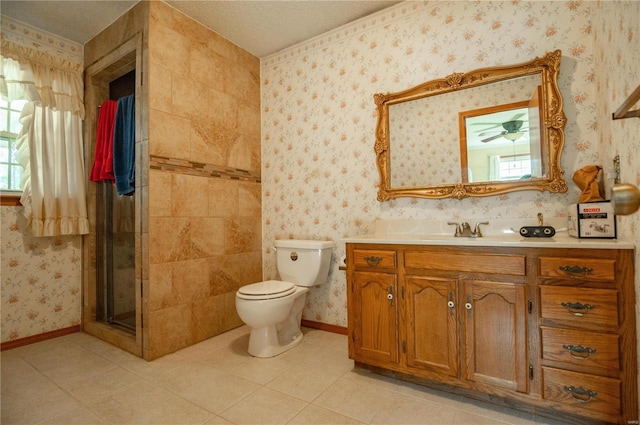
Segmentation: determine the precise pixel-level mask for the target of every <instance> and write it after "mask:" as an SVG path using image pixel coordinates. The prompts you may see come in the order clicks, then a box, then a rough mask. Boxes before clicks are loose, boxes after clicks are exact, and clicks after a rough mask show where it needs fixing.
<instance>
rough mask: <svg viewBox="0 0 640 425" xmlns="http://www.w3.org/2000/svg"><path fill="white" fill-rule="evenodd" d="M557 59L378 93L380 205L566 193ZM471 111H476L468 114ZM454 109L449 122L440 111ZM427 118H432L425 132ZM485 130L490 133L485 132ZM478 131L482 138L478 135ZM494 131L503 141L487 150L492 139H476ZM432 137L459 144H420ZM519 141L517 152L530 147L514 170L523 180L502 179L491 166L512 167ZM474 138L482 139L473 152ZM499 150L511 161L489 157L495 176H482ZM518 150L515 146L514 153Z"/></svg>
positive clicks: (557, 52)
mask: <svg viewBox="0 0 640 425" xmlns="http://www.w3.org/2000/svg"><path fill="white" fill-rule="evenodd" d="M561 56H562V53H561V51H560V50H555V51H553V52H549V53H547V54H545V55H544V56H542V57H536V58H534V59H533V60H531V61H529V62H524V63H520V64H515V65H507V66H496V67H490V68H482V69H477V70H474V71H471V72H467V73H453V74H451V75H448V76H447V77H445V78H440V79H436V80H432V81H427V82H424V83H422V84H420V85H418V86H416V87H413V88H410V89H407V90H405V91H401V92H395V93H386V94H385V93H376V94H375V95H374V96H373V98H374V101H375V104H376V110H377V113H378V121H377V126H376V133H375V138H376V140H375V146H374V150H375V153H376V164H377V167H378V172H379V175H380V185H379V190H378V196H377V199H378V200H379V201H388V200H390V199H394V198H399V197H417V198H430V199H440V198H456V199H462V198H466V197H470V196H474V197H480V196H490V195H497V194H502V193H508V192H514V191H519V190H538V191H549V192H554V193H563V192H566V191H567V184H566V181H565V179H564V172H563V170H562V167H561V163H562V161H561V157H562V150H563V146H564V128H565V124H566V121H567V119H566V116H565V114H564V111H563V99H562V94H561V93H560V90H559V88H558V74H559V72H560V60H561ZM514 96H515V97H514ZM476 100H477V102H476ZM525 101H526V103H527V106H526V107H523V108H519V109H512V107H511V106H509V105H512V106H513V104H514V102H516V103H517V102H525ZM470 104H473V105H474V106H477V108H476V109H474V111H473V113H471V112H470V111H467V112H468V114H465V112H464V111H465V110H466V109H467V108H468V107H469V105H470ZM443 105H446V108H445V107H444V106H443ZM452 108H453V109H455V111H456V112H457V113H458V114H457V115H455V116H451V115H449V116H447V115H446V114H445V112H444V111H445V110H449V109H452ZM480 111H485V112H480ZM499 114H504V115H505V116H504V117H503V116H502V115H499ZM425 116H429V120H428V121H429V123H431V125H432V126H431V127H430V128H427V123H425V120H424V117H425ZM421 118H422V120H421ZM467 118H469V122H467ZM473 120H477V122H475V121H473ZM525 121H526V124H527V125H526V127H525ZM433 123H438V124H437V125H438V127H439V128H434V127H433V125H434V124H433ZM487 123H490V124H492V125H493V126H494V127H495V128H487V125H486V124H487ZM473 125H476V127H473ZM481 125H482V126H484V127H482V129H483V131H480V132H478V131H477V130H480V126H481ZM515 127H518V128H517V129H516V128H515ZM525 128H526V130H525ZM495 130H497V131H498V134H501V133H503V132H504V133H505V134H501V135H502V136H503V137H498V138H495V139H492V141H491V143H487V142H485V143H482V140H486V139H487V138H488V136H489V135H488V133H487V134H485V135H483V136H480V133H482V132H493V131H495ZM521 130H522V131H521ZM429 131H435V132H436V133H437V134H441V135H442V134H455V133H456V132H458V134H459V136H460V137H459V140H458V139H457V138H455V137H454V138H452V139H451V142H450V143H448V144H445V145H442V144H438V145H437V146H436V145H435V144H434V143H429V142H428V141H429V139H430V137H424V135H425V134H427V133H428V132H429ZM520 133H522V137H520V136H519V135H520ZM516 134H518V139H521V138H522V139H523V140H522V144H524V142H525V139H527V140H528V141H527V142H526V146H524V147H525V148H526V152H528V154H525V153H523V155H524V156H523V159H518V164H515V165H518V166H519V167H520V168H519V170H518V172H519V173H520V174H518V175H510V176H508V177H505V176H502V177H500V176H499V174H500V169H501V167H499V166H498V167H496V166H495V163H498V165H500V164H499V163H500V159H501V158H502V157H504V159H505V162H503V165H504V164H506V163H507V162H506V161H513V152H512V150H513V148H515V147H516V146H515V145H514V142H513V141H512V140H511V139H510V138H511V137H515V135H516ZM507 135H508V137H506V138H505V137H504V136H507ZM476 136H477V137H482V138H481V140H480V142H479V143H477V144H476V143H475V141H474V140H475V139H476V138H477V137H476ZM472 139H473V140H472ZM425 140H426V141H425ZM503 142H504V143H507V144H508V146H509V149H510V154H509V155H504V154H501V153H499V152H498V151H494V153H493V154H491V155H492V156H493V157H495V158H496V161H494V166H493V171H494V173H493V176H492V175H491V174H492V173H491V172H490V171H491V170H490V171H489V172H487V173H486V176H480V171H479V169H478V168H475V169H474V164H475V163H476V162H478V161H482V160H486V155H487V149H495V148H496V146H497V145H501V144H502V143H503ZM520 144H521V143H520V141H519V142H518V146H517V148H518V149H520ZM525 156H526V157H527V158H525ZM509 157H510V158H511V159H510V160H509V159H508V158H509ZM427 158H428V160H427ZM509 164H511V162H509ZM525 168H526V170H525ZM529 169H530V171H527V170H529ZM471 174H473V175H472V176H471ZM483 174H484V173H483Z"/></svg>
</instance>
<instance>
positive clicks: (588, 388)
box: [542, 367, 620, 417]
mask: <svg viewBox="0 0 640 425" xmlns="http://www.w3.org/2000/svg"><path fill="white" fill-rule="evenodd" d="M542 379H543V384H544V387H543V393H542V397H543V398H544V399H545V400H550V401H557V402H560V403H565V404H567V405H569V406H574V407H575V412H576V413H579V412H580V411H582V410H589V411H591V412H592V413H597V414H605V415H611V416H618V415H619V414H620V380H618V379H613V378H605V377H602V376H593V375H589V374H586V373H578V372H569V371H566V370H560V369H552V368H546V367H543V368H542ZM601 417H602V416H601Z"/></svg>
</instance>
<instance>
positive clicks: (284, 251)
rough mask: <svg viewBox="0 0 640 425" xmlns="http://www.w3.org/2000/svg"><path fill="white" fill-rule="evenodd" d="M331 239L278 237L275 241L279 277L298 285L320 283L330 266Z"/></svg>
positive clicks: (324, 280) (324, 278)
mask: <svg viewBox="0 0 640 425" xmlns="http://www.w3.org/2000/svg"><path fill="white" fill-rule="evenodd" d="M334 247H335V244H334V243H333V242H332V241H310V240H301V239H279V240H276V241H275V248H276V264H277V267H278V273H279V274H280V279H281V280H284V281H286V282H291V283H295V284H296V285H298V286H315V285H321V284H323V283H325V282H326V281H327V277H328V276H329V268H330V266H331V250H332V249H333V248H334Z"/></svg>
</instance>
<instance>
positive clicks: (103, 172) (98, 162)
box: [89, 100, 118, 182]
mask: <svg viewBox="0 0 640 425" xmlns="http://www.w3.org/2000/svg"><path fill="white" fill-rule="evenodd" d="M117 109H118V102H116V101H115V100H105V101H104V102H103V103H102V105H100V113H99V114H98V129H97V131H96V155H95V158H94V160H93V168H92V169H91V176H90V177H89V180H91V181H92V182H99V181H102V180H109V181H115V177H114V176H113V129H114V126H115V121H116V110H117Z"/></svg>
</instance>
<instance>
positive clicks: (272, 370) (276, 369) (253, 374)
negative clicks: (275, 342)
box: [229, 356, 295, 385]
mask: <svg viewBox="0 0 640 425" xmlns="http://www.w3.org/2000/svg"><path fill="white" fill-rule="evenodd" d="M293 366H295V364H294V363H291V362H289V361H286V360H282V359H280V358H279V357H277V356H276V357H271V358H266V359H265V358H258V357H252V358H250V359H248V360H247V361H245V362H242V363H240V364H239V365H237V366H234V367H233V368H231V369H229V372H231V373H233V374H234V375H238V376H240V377H242V378H244V379H247V380H249V381H251V382H255V383H257V384H260V385H265V384H267V383H268V382H271V381H273V380H274V379H276V378H277V377H279V376H281V375H283V374H286V373H287V371H288V370H290V369H291V368H292V367H293Z"/></svg>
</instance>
